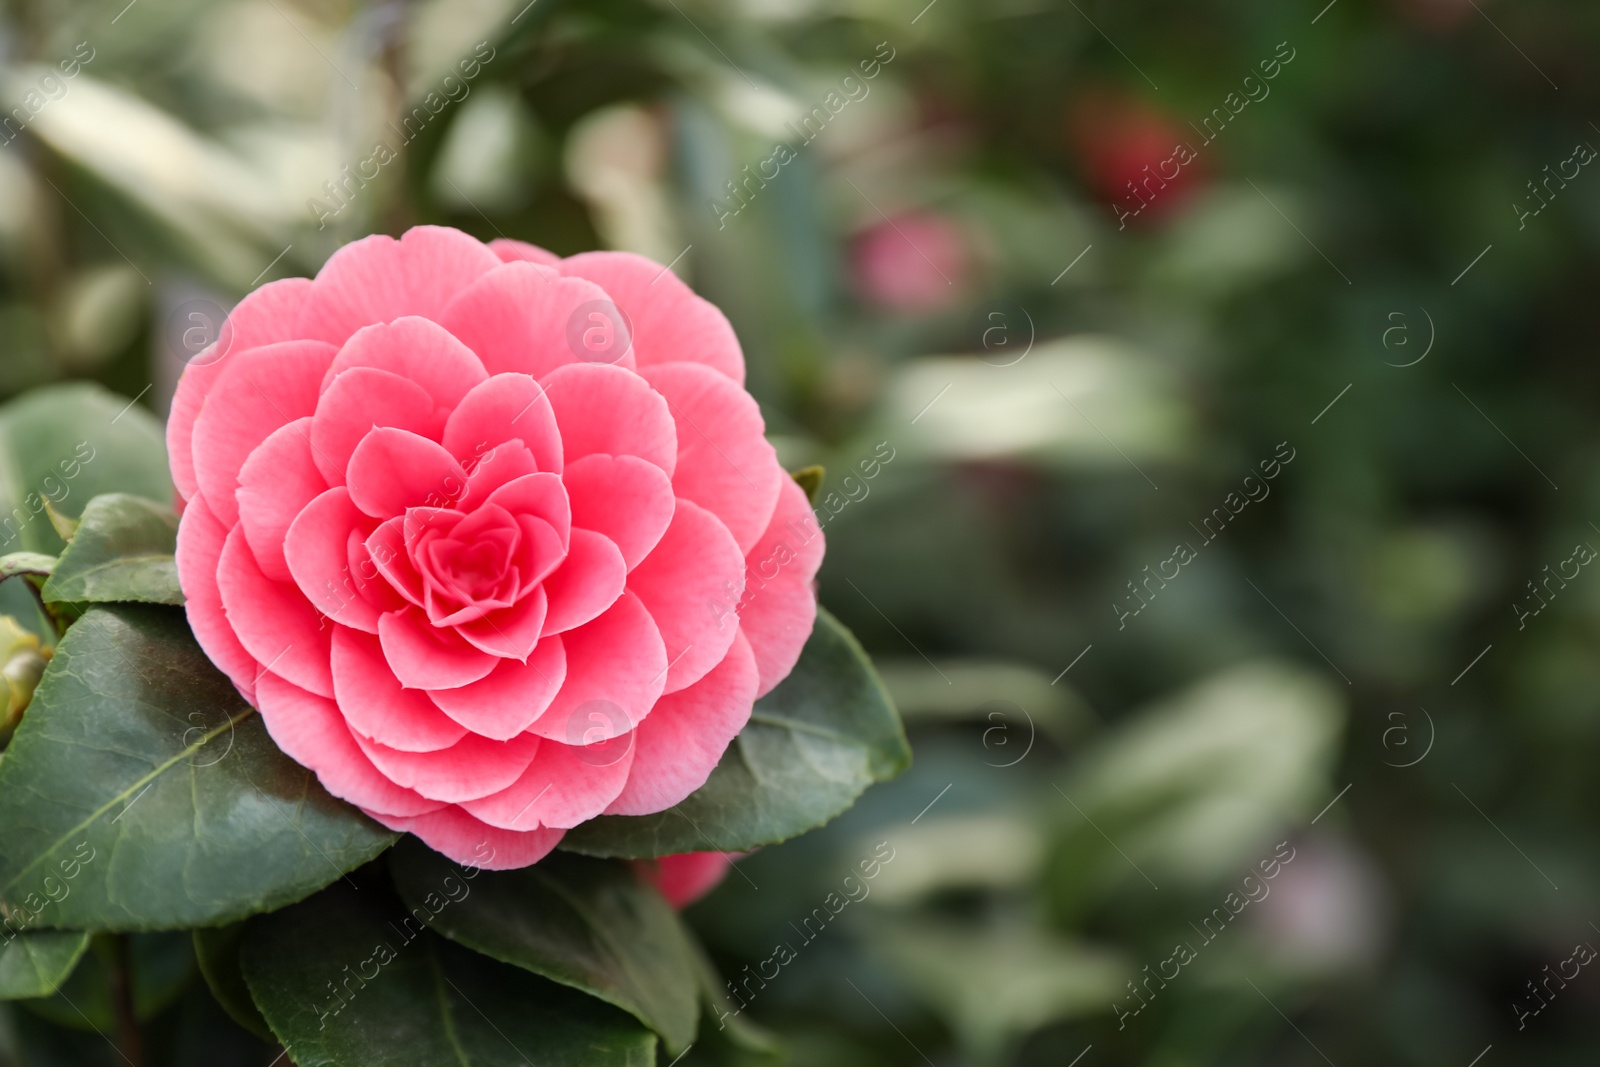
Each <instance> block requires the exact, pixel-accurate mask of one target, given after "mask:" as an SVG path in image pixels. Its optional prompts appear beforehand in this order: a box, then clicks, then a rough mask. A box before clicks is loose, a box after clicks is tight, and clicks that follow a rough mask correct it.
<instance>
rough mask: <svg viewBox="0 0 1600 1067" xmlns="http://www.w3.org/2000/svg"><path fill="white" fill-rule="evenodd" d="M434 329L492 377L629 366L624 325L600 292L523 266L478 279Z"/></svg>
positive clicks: (511, 265) (507, 266) (513, 265)
mask: <svg viewBox="0 0 1600 1067" xmlns="http://www.w3.org/2000/svg"><path fill="white" fill-rule="evenodd" d="M439 321H440V322H441V323H442V324H443V325H444V326H445V328H446V329H448V330H449V331H450V332H451V333H453V334H455V335H456V336H457V337H459V338H461V340H462V341H463V342H465V343H466V344H467V345H468V347H470V348H471V349H472V350H473V351H474V352H476V353H477V354H478V358H480V359H481V360H483V365H484V367H485V368H487V369H488V371H489V372H490V373H491V374H501V373H505V372H515V373H519V374H531V375H533V376H534V377H535V378H542V377H544V376H545V375H546V374H549V373H550V372H551V371H553V370H555V369H556V368H557V367H560V366H563V365H564V364H567V363H578V362H584V363H609V364H615V365H616V366H620V367H628V368H632V367H633V365H634V361H633V346H632V338H631V335H630V333H629V330H628V324H627V320H626V318H625V317H624V316H623V315H622V314H620V313H619V312H618V309H617V306H616V304H615V303H613V301H612V298H611V297H610V296H609V294H607V293H606V291H605V290H604V289H602V288H601V287H600V286H598V285H595V284H594V283H593V282H588V281H584V280H582V279H580V278H563V277H560V276H559V275H556V274H553V273H552V272H551V271H549V270H548V269H546V268H544V267H541V266H536V265H534V264H532V263H528V262H516V263H507V264H505V265H504V266H502V267H499V268H497V269H495V270H492V271H490V272H489V273H488V274H485V275H484V276H483V277H482V278H479V279H478V280H477V281H476V282H475V283H474V284H473V285H472V286H471V288H469V289H467V290H466V291H465V292H463V293H461V295H459V296H457V297H456V298H455V299H454V300H452V301H451V302H450V306H449V307H448V308H446V309H445V313H444V317H443V318H441V319H440V320H439Z"/></svg>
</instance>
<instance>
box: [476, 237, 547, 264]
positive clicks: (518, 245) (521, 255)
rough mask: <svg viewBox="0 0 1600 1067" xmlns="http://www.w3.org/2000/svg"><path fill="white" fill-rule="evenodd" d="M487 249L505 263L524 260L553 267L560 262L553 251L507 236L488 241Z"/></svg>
mask: <svg viewBox="0 0 1600 1067" xmlns="http://www.w3.org/2000/svg"><path fill="white" fill-rule="evenodd" d="M489 251H491V252H493V253H494V254H495V255H497V256H499V257H500V259H501V261H502V262H505V263H516V262H518V261H526V262H529V263H543V264H544V265H546V266H549V267H553V266H555V265H556V264H557V263H560V262H561V257H560V256H558V255H556V254H555V253H554V252H546V251H545V250H544V249H542V248H540V247H539V246H538V245H531V244H529V243H528V242H526V241H513V240H512V239H511V238H509V237H497V238H495V239H494V240H493V241H490V242H489Z"/></svg>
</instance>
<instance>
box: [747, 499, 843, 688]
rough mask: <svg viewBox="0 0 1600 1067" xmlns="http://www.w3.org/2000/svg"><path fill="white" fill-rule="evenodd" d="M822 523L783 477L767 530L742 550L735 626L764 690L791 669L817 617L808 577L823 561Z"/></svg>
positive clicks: (782, 677) (813, 573)
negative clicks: (746, 641) (740, 598)
mask: <svg viewBox="0 0 1600 1067" xmlns="http://www.w3.org/2000/svg"><path fill="white" fill-rule="evenodd" d="M823 549H824V543H823V536H822V528H821V527H820V526H819V525H817V519H816V516H815V515H813V514H812V512H811V504H810V501H808V500H807V499H806V494H805V490H803V489H801V488H800V487H799V486H798V485H796V484H795V482H794V479H792V478H785V479H784V484H783V488H782V490H781V491H780V492H779V494H778V506H777V508H776V509H775V510H774V511H773V513H772V522H771V523H769V524H768V526H767V531H766V533H764V534H762V536H761V540H760V541H758V542H756V545H755V547H754V548H752V549H751V550H750V552H749V554H748V555H746V556H745V568H746V569H745V590H744V600H743V601H742V602H741V603H740V605H739V629H740V630H741V631H742V632H743V633H744V636H745V637H746V638H748V639H749V641H750V649H751V651H752V652H754V653H755V657H756V664H757V666H758V667H759V668H760V670H761V689H760V691H759V692H758V693H757V694H756V695H757V696H765V695H766V694H767V693H770V692H771V691H772V689H773V688H774V687H775V686H776V685H777V684H778V683H779V682H781V681H783V680H784V679H785V678H787V677H788V676H789V672H790V671H792V670H794V665H795V663H797V662H798V661H799V659H800V649H801V648H802V647H804V645H805V643H806V638H808V637H810V636H811V628H812V626H813V625H815V623H816V621H817V594H816V590H815V588H814V587H813V585H812V583H813V582H814V581H815V580H816V576H817V570H818V568H820V567H821V566H822V554H823Z"/></svg>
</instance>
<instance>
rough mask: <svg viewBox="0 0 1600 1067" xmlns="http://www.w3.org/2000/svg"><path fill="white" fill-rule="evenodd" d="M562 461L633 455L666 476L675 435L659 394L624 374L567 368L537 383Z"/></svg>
mask: <svg viewBox="0 0 1600 1067" xmlns="http://www.w3.org/2000/svg"><path fill="white" fill-rule="evenodd" d="M543 381H544V385H545V390H546V395H548V396H549V398H550V404H551V407H552V408H553V409H554V410H555V415H556V425H557V426H559V427H560V429H561V447H562V452H563V455H564V456H565V459H566V462H568V463H573V462H576V461H577V460H580V459H582V458H583V457H584V456H587V455H590V454H592V453H595V452H601V453H604V454H606V455H609V456H638V457H639V458H640V459H643V460H646V461H648V462H650V463H654V464H655V465H656V466H657V467H660V468H661V469H662V470H664V471H666V472H667V473H668V474H671V473H672V470H673V467H674V465H675V464H676V463H677V456H678V432H677V430H676V428H675V427H674V426H673V422H672V413H671V412H670V411H668V409H667V402H666V401H665V400H664V399H662V396H661V394H660V393H658V392H656V391H655V390H654V389H652V388H651V387H650V383H648V382H646V381H645V380H644V379H643V378H641V377H639V376H638V375H637V374H635V373H633V372H632V371H630V370H624V369H623V368H621V367H607V366H604V365H602V364H598V363H572V364H568V365H567V366H565V367H562V368H560V369H559V370H556V371H554V372H552V373H551V374H549V375H548V376H547V377H545V378H544V379H543Z"/></svg>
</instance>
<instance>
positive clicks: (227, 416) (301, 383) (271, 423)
mask: <svg viewBox="0 0 1600 1067" xmlns="http://www.w3.org/2000/svg"><path fill="white" fill-rule="evenodd" d="M333 355H334V353H333V349H332V347H331V346H329V345H325V344H321V343H319V342H316V341H285V342H283V343H282V344H273V345H266V346H265V347H262V348H252V349H249V350H248V351H244V352H236V353H233V354H231V355H229V356H228V358H227V359H226V360H224V361H223V367H222V373H221V375H220V376H219V377H218V379H217V382H216V384H215V385H214V386H213V387H212V389H211V392H210V394H209V395H208V396H207V397H206V398H205V404H204V406H203V407H202V408H201V409H200V414H199V417H198V418H197V419H196V420H195V425H194V441H193V448H194V453H193V455H194V474H195V482H196V484H197V485H198V486H199V490H200V492H201V494H203V495H204V496H205V498H206V503H208V504H210V505H211V511H212V514H214V515H216V517H217V518H218V519H219V520H221V522H222V524H223V525H224V526H229V527H231V526H232V525H233V524H234V523H236V522H238V521H239V505H238V502H237V501H236V500H235V499H234V491H235V490H236V489H238V488H239V470H240V468H241V467H243V466H244V463H245V460H247V459H249V458H250V453H252V452H254V451H255V450H256V448H257V447H258V446H259V445H260V444H261V443H262V442H263V441H265V440H266V439H267V438H268V437H270V436H271V435H272V433H273V431H274V430H277V429H278V428H280V427H282V426H284V425H285V424H287V423H291V422H294V421H295V420H296V419H300V418H303V417H304V416H306V415H310V414H311V413H312V412H313V411H315V410H316V407H317V383H318V382H320V381H321V380H322V373H323V371H324V370H325V369H326V368H327V366H328V363H329V361H330V360H332V359H333Z"/></svg>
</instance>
